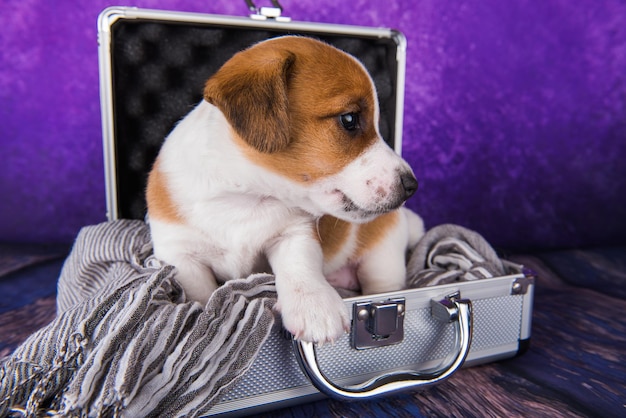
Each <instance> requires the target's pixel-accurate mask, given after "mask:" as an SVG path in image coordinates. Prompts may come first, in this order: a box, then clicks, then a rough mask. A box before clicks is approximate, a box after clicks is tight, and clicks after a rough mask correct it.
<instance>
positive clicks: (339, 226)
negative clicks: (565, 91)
mask: <svg viewBox="0 0 626 418" xmlns="http://www.w3.org/2000/svg"><path fill="white" fill-rule="evenodd" d="M378 113H379V111H378V102H377V97H376V91H375V87H374V84H373V82H372V80H371V78H370V76H369V75H368V73H367V71H366V70H365V69H364V67H363V66H362V65H361V64H360V63H359V62H358V61H357V60H356V59H355V58H353V57H352V56H350V55H348V54H346V53H344V52H341V51H339V50H337V49H335V48H334V47H331V46H329V45H327V44H324V43H322V42H319V41H316V40H313V39H309V38H304V37H292V36H286V37H281V38H275V39H272V40H268V41H264V42H261V43H259V44H256V45H255V46H253V47H251V48H249V49H247V50H245V51H242V52H240V53H238V54H236V55H235V56H234V57H233V58H231V59H230V60H229V61H228V62H226V63H225V64H224V66H223V67H222V68H221V69H220V70H219V71H218V72H217V73H216V74H215V75H213V76H212V77H211V78H210V79H209V80H208V81H207V83H206V85H205V89H204V100H202V101H201V102H200V104H198V105H197V107H195V109H193V110H192V111H191V112H190V113H189V114H188V115H187V116H186V117H185V118H184V119H183V120H182V121H181V122H180V123H179V124H178V125H177V126H176V128H175V129H174V130H173V131H172V133H171V134H170V135H169V136H168V138H167V139H166V141H165V143H164V144H163V146H162V149H161V151H160V153H159V156H158V158H157V160H156V162H155V164H154V166H153V169H152V171H151V172H150V176H149V180H148V186H147V204H148V215H149V223H150V228H151V234H152V239H153V244H154V252H155V255H156V257H157V258H159V259H161V260H163V261H165V262H167V263H170V264H172V265H174V266H175V267H176V268H177V273H176V278H177V280H178V281H179V282H180V284H181V285H182V287H183V288H184V290H185V293H186V295H187V297H188V298H189V299H192V300H196V301H198V302H201V303H206V302H207V300H208V298H209V296H210V295H211V293H212V292H213V291H214V290H215V289H216V288H217V286H218V283H222V282H224V281H226V280H229V279H232V278H240V277H246V276H248V275H249V274H251V273H254V272H263V271H271V272H273V273H274V275H275V277H276V288H277V292H278V304H277V306H278V310H279V311H280V312H281V316H282V319H283V325H284V326H285V327H286V328H287V330H289V331H290V332H291V333H292V334H294V335H295V337H296V338H299V339H302V340H305V341H313V342H326V341H334V340H336V339H337V338H338V337H339V336H341V335H342V333H343V332H344V331H347V330H348V329H349V325H350V321H349V315H348V312H347V309H346V308H345V307H344V304H343V302H342V299H341V297H340V296H339V294H338V293H337V291H336V290H335V289H334V288H333V287H332V286H331V284H329V281H330V282H331V283H333V284H335V285H338V286H343V287H360V289H361V290H362V292H363V293H377V292H385V291H393V290H398V289H401V288H403V286H404V281H405V252H406V249H407V246H408V245H410V244H411V243H414V242H415V241H417V239H418V238H419V236H420V235H421V234H422V233H423V224H422V222H421V219H420V218H419V217H417V215H415V214H413V213H412V212H410V211H408V210H407V209H399V208H400V206H401V205H402V204H403V202H404V201H405V200H406V199H407V198H409V197H410V196H411V195H412V194H413V193H414V192H415V191H416V189H417V181H416V180H415V177H414V175H413V172H412V171H411V168H410V167H409V166H408V164H407V163H406V162H405V161H404V160H403V159H402V158H400V157H399V156H398V155H397V154H396V153H395V152H393V151H392V150H391V149H390V148H389V147H388V146H387V145H386V144H385V142H384V141H383V140H382V138H381V136H380V134H379V132H378V117H379V116H378ZM327 279H328V280H329V281H327ZM357 281H358V285H356V283H357Z"/></svg>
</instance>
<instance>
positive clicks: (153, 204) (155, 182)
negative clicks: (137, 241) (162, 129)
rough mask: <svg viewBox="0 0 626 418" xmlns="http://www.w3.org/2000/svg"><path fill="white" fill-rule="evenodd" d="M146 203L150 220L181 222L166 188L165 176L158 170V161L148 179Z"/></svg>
mask: <svg viewBox="0 0 626 418" xmlns="http://www.w3.org/2000/svg"><path fill="white" fill-rule="evenodd" d="M146 201H147V203H148V208H149V215H150V217H151V218H154V219H159V220H161V221H166V222H177V223H180V222H182V217H181V215H180V213H179V212H178V208H177V207H176V205H175V204H174V202H173V201H172V197H171V195H170V191H169V190H168V188H167V183H166V179H165V175H164V174H163V173H162V172H161V171H160V170H159V160H158V159H157V161H156V162H155V163H154V166H153V167H152V171H150V175H149V177H148V186H147V189H146Z"/></svg>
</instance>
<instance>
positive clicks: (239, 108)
mask: <svg viewBox="0 0 626 418" xmlns="http://www.w3.org/2000/svg"><path fill="white" fill-rule="evenodd" d="M259 46H261V45H259ZM259 46H256V47H252V48H251V49H247V50H245V51H242V52H240V53H238V54H236V55H235V56H233V58H231V59H230V60H229V61H228V62H226V64H224V66H222V68H220V69H219V70H218V72H217V73H215V74H214V75H213V77H211V78H210V79H209V80H208V81H207V83H206V85H205V88H204V98H205V100H206V101H208V102H209V103H211V104H213V105H215V106H217V107H218V108H219V109H220V110H221V111H222V112H223V113H224V115H225V116H226V119H228V121H229V123H230V124H231V126H232V127H233V128H234V129H235V131H236V132H237V134H239V136H241V138H242V139H244V140H245V141H246V142H247V143H249V144H250V145H251V146H253V147H254V148H256V149H257V150H259V151H261V152H265V153H271V152H276V151H279V150H281V149H284V148H285V147H286V146H287V145H288V144H289V114H288V104H289V103H288V95H287V79H288V77H289V73H290V69H291V67H292V65H293V62H294V61H295V55H294V54H293V53H291V52H289V51H285V50H276V49H272V48H263V47H259Z"/></svg>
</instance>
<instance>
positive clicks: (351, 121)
mask: <svg viewBox="0 0 626 418" xmlns="http://www.w3.org/2000/svg"><path fill="white" fill-rule="evenodd" d="M339 121H340V122H341V126H343V127H344V129H345V130H346V131H354V130H356V129H358V127H359V114H358V113H345V114H343V115H341V116H339Z"/></svg>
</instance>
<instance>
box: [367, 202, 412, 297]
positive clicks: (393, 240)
mask: <svg viewBox="0 0 626 418" xmlns="http://www.w3.org/2000/svg"><path fill="white" fill-rule="evenodd" d="M398 215H399V218H398V219H399V222H398V224H397V225H395V226H394V228H392V229H390V230H389V231H388V232H387V235H386V236H385V238H384V239H383V240H382V241H380V242H379V243H377V245H376V246H375V247H373V248H372V249H371V250H369V251H368V252H367V253H366V254H364V255H363V257H362V259H361V261H360V263H359V266H358V268H357V277H358V280H359V284H360V285H361V290H362V292H363V294H373V293H383V292H393V291H396V290H401V289H404V288H405V286H406V252H407V249H409V248H408V247H411V246H414V245H415V244H416V242H417V240H419V238H421V237H422V236H423V235H424V222H423V221H422V219H421V218H420V217H419V216H418V215H417V214H415V213H413V212H412V211H410V210H409V209H406V208H401V209H400V210H399V212H398Z"/></svg>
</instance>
